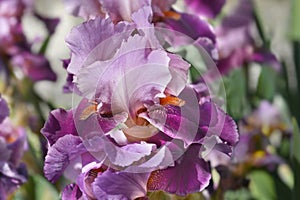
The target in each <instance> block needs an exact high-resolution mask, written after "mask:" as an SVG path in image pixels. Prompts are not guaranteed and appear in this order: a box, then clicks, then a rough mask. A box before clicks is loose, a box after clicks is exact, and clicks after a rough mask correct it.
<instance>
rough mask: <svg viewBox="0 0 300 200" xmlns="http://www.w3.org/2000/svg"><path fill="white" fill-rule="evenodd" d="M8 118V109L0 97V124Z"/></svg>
mask: <svg viewBox="0 0 300 200" xmlns="http://www.w3.org/2000/svg"><path fill="white" fill-rule="evenodd" d="M8 116H9V108H8V105H7V103H6V101H5V99H3V98H2V97H1V96H0V124H1V123H2V122H3V120H4V119H5V118H6V117H8Z"/></svg>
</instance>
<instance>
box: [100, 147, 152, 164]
mask: <svg viewBox="0 0 300 200" xmlns="http://www.w3.org/2000/svg"><path fill="white" fill-rule="evenodd" d="M102 145H103V146H104V151H105V152H106V155H107V157H108V159H109V160H110V162H111V163H113V164H115V165H118V166H121V167H125V166H129V165H131V164H133V163H134V162H136V161H139V160H141V159H142V158H144V157H146V156H149V155H150V154H151V153H152V151H153V150H154V149H155V145H154V144H148V143H145V142H142V143H140V144H139V143H135V144H128V145H126V146H123V147H118V146H116V145H115V144H113V143H111V142H109V141H104V143H102Z"/></svg>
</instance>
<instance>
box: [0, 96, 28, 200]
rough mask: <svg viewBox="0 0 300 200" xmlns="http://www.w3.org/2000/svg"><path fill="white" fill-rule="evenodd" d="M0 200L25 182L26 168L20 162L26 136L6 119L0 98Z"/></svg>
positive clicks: (23, 131)
mask: <svg viewBox="0 0 300 200" xmlns="http://www.w3.org/2000/svg"><path fill="white" fill-rule="evenodd" d="M0 113H1V119H0V199H6V197H7V195H9V194H11V193H12V192H13V191H14V190H15V189H17V188H18V187H19V186H20V185H21V184H23V183H24V182H25V181H26V179H27V178H26V177H27V173H26V168H25V165H24V164H23V163H20V160H21V158H22V156H23V153H24V151H25V150H26V145H27V144H26V134H25V130H24V129H23V128H21V127H14V126H13V125H12V123H11V121H10V119H9V118H8V115H9V110H8V106H7V103H6V101H5V100H4V99H3V98H1V97H0Z"/></svg>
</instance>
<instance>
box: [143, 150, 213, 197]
mask: <svg viewBox="0 0 300 200" xmlns="http://www.w3.org/2000/svg"><path fill="white" fill-rule="evenodd" d="M200 147H201V146H200V145H191V146H190V147H189V148H188V149H187V151H186V152H185V154H184V155H183V156H182V157H181V158H180V159H179V160H177V162H176V164H175V166H174V167H169V168H167V169H163V170H157V171H154V172H152V173H151V175H150V178H149V181H148V189H149V190H163V191H166V192H169V193H174V194H177V195H182V196H184V195H187V194H189V193H193V192H200V191H202V190H203V189H204V188H205V187H207V186H208V184H209V180H210V178H211V174H210V167H209V165H208V163H207V162H205V161H204V160H203V159H201V158H199V150H200Z"/></svg>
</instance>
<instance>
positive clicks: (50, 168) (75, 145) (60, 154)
mask: <svg viewBox="0 0 300 200" xmlns="http://www.w3.org/2000/svg"><path fill="white" fill-rule="evenodd" d="M84 152H86V149H85V148H84V146H83V144H82V141H81V139H80V138H79V137H77V136H73V135H65V136H63V137H61V138H59V139H58V140H57V141H56V143H55V144H54V145H52V146H51V147H49V150H48V153H47V156H46V158H45V165H44V173H45V177H46V178H47V179H48V180H49V181H51V182H55V181H56V180H57V179H58V178H59V177H60V176H61V175H62V173H63V172H64V170H65V169H66V168H67V167H68V165H69V164H70V162H71V161H72V160H73V159H76V158H78V157H80V155H81V154H82V153H84Z"/></svg>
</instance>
